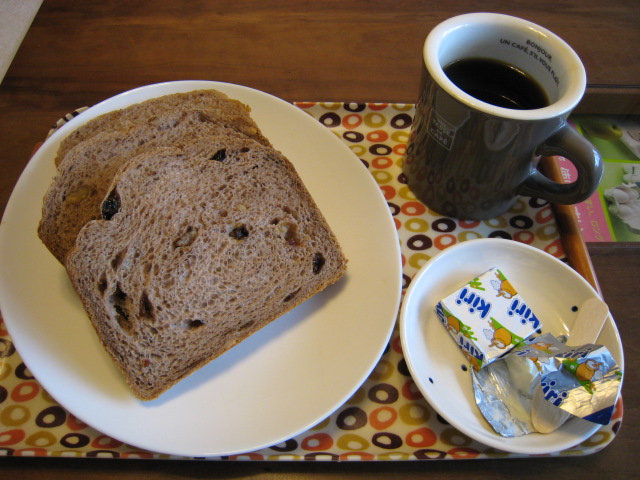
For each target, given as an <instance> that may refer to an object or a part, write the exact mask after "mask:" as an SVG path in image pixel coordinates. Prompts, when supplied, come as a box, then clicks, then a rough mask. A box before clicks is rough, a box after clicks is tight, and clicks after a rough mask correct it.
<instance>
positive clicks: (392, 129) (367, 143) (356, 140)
mask: <svg viewBox="0 0 640 480" xmlns="http://www.w3.org/2000/svg"><path fill="white" fill-rule="evenodd" d="M296 105H297V106H298V107H299V108H301V109H302V110H303V111H305V112H307V113H308V114H309V115H311V116H313V117H314V118H316V119H317V120H318V121H319V122H320V123H322V124H323V125H324V126H326V127H327V128H328V129H330V130H331V131H332V132H333V133H334V134H335V135H336V136H337V137H339V138H340V139H341V140H342V141H343V142H344V143H345V144H346V145H347V146H348V147H349V149H351V151H352V152H353V153H354V154H355V155H356V156H357V157H358V158H360V160H361V161H362V162H363V163H364V164H365V165H366V166H367V168H368V169H369V171H370V173H371V175H373V177H374V178H375V180H376V181H377V183H378V185H379V186H380V189H381V191H382V193H383V194H384V197H385V198H386V200H387V202H388V205H389V209H390V211H391V213H392V215H393V218H394V221H395V225H396V228H397V230H398V235H399V238H400V242H401V246H402V262H403V291H404V289H406V287H407V286H408V285H409V283H410V281H411V278H412V277H413V276H414V275H415V273H416V272H417V271H418V269H419V268H420V267H421V266H422V265H423V264H424V263H425V262H426V261H427V260H429V259H430V258H431V257H432V256H433V255H435V254H436V253H437V252H439V251H440V250H443V249H445V248H447V247H449V246H451V245H454V244H456V243H458V242H463V241H466V240H471V239H475V238H488V237H499V238H507V239H512V240H515V241H519V242H522V243H526V244H530V245H533V246H535V247H537V248H540V249H542V250H544V251H546V252H547V253H549V254H551V255H554V256H556V257H558V258H561V259H562V258H564V252H563V250H562V243H561V240H560V237H559V233H558V228H557V225H556V222H555V218H554V215H553V210H552V208H551V205H549V204H548V203H546V202H544V201H541V200H538V199H534V198H522V199H520V200H519V201H518V202H517V203H516V205H514V207H513V208H512V209H511V210H510V211H509V212H507V213H506V214H504V215H502V216H500V217H497V218H495V219H491V220H485V221H460V220H455V219H452V218H447V217H443V216H441V215H438V214H436V213H435V212H433V211H430V210H429V209H427V208H426V207H425V206H424V205H423V204H422V203H420V202H419V201H417V200H416V199H415V197H414V196H413V195H412V193H411V191H410V190H409V188H408V187H407V185H406V182H405V180H404V177H403V174H402V160H403V156H404V153H405V149H406V146H407V141H408V138H409V131H410V127H411V121H412V118H413V114H414V106H413V105H410V104H386V103H369V104H354V103H340V102H337V103H317V102H300V103H297V104H296ZM77 113H78V112H74V113H73V114H70V115H68V116H67V117H65V118H64V119H62V120H61V121H60V122H58V124H57V126H60V125H61V124H63V123H64V122H66V121H68V119H70V118H72V117H73V116H74V115H76V114H77ZM622 412H623V408H622V400H620V401H619V402H618V405H617V408H616V412H615V414H614V417H613V420H612V421H611V423H610V424H609V425H607V426H605V427H602V428H601V429H599V430H598V431H597V432H596V433H595V434H594V435H593V436H591V437H590V438H588V439H587V440H585V441H584V442H582V443H581V444H579V445H576V446H575V447H573V448H570V449H568V450H565V451H562V452H558V453H556V454H552V455H551V456H566V455H587V454H591V453H594V452H597V451H599V450H601V449H603V448H604V447H605V446H607V445H608V444H609V443H610V442H611V441H612V440H613V439H614V437H615V435H616V432H617V431H618V429H619V428H620V425H621V423H622ZM265 415H268V412H265ZM212 434H213V435H215V433H212ZM0 455H15V456H27V455H29V456H61V457H119V458H184V457H172V456H168V455H160V454H155V453H152V452H147V451H141V450H139V449H137V448H135V447H133V446H130V445H126V444H124V443H122V442H120V441H118V440H116V439H113V438H111V437H108V436H106V435H103V434H101V433H100V432H98V431H96V430H94V429H93V428H91V427H89V426H87V425H86V424H84V423H82V422H80V421H79V420H78V419H76V418H75V417H74V416H73V415H71V414H70V413H69V412H67V411H66V410H65V409H64V408H63V407H61V406H60V405H59V404H57V403H56V402H55V400H54V399H53V398H51V397H50V396H49V395H48V394H47V392H46V391H45V390H44V389H43V388H42V387H41V386H40V384H39V383H38V382H37V380H35V379H34V378H33V376H32V375H31V373H30V372H29V370H28V369H27V368H26V366H25V365H24V363H23V362H22V359H21V358H20V355H19V353H18V352H17V351H16V350H15V347H14V346H13V344H12V342H11V338H10V336H9V334H8V332H7V331H6V328H5V326H4V323H2V321H1V318H0ZM515 456H520V457H521V456H523V455H515V454H510V453H506V452H501V451H498V450H495V449H493V448H490V447H487V446H486V445H483V444H480V443H478V442H476V441H474V440H472V439H470V438H469V437H467V436H466V435H464V434H462V433H461V432H459V431H458V430H456V429H455V428H453V427H451V426H450V425H449V424H448V423H447V422H446V421H445V420H444V419H443V418H442V417H440V416H439V415H438V414H437V413H436V412H435V411H434V410H433V408H432V407H431V406H430V405H429V404H428V403H427V402H426V400H425V399H424V398H423V397H422V395H421V394H420V392H419V391H418V389H417V388H416V386H415V384H414V382H413V380H412V379H411V376H410V374H409V371H408V368H407V365H406V362H405V359H404V357H403V354H402V348H401V344H400V336H399V333H398V331H397V329H396V330H394V332H393V334H392V337H391V340H390V342H389V345H388V347H387V349H386V351H385V353H384V354H383V356H382V358H381V359H380V361H379V362H378V364H377V366H376V368H375V369H374V371H373V372H372V374H371V375H370V376H369V378H368V379H367V380H366V381H365V383H364V384H363V385H362V386H361V387H360V388H359V389H358V390H357V392H356V393H355V394H354V395H353V396H352V397H351V398H350V399H349V400H348V401H347V402H346V403H345V404H344V405H343V406H342V407H340V408H339V409H338V410H337V411H336V412H334V413H333V414H332V415H330V416H329V417H328V418H326V419H325V420H324V421H322V422H321V423H320V424H318V425H316V426H315V427H313V428H311V429H310V430H309V431H307V432H305V433H303V434H300V435H298V436H296V437H294V438H291V439H289V440H288V441H286V442H283V443H281V444H279V445H274V446H272V447H270V448H265V449H262V450H259V451H256V452H250V453H246V454H243V455H233V456H228V457H214V458H212V459H213V460H221V459H223V460H281V461H283V460H328V461H335V460H419V459H428V460H435V459H448V460H453V459H474V458H496V457H515Z"/></svg>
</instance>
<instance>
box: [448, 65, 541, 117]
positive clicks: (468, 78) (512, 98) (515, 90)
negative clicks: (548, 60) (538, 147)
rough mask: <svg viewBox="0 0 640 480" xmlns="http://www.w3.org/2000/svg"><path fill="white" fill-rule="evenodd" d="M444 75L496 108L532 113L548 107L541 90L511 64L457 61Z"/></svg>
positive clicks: (535, 82)
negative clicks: (534, 110)
mask: <svg viewBox="0 0 640 480" xmlns="http://www.w3.org/2000/svg"><path fill="white" fill-rule="evenodd" d="M444 73H445V74H446V75H447V77H449V80H451V81H452V82H453V83H455V84H456V85H457V86H458V87H459V88H460V89H461V90H464V91H465V92H466V93H468V94H469V95H471V96H473V97H475V98H477V99H478V100H481V101H483V102H486V103H490V104H492V105H495V106H497V107H503V108H511V109H514V110H533V109H536V108H543V107H546V106H548V105H549V99H548V98H547V95H546V93H545V91H544V90H543V88H542V87H541V86H540V85H539V84H538V82H537V81H536V80H535V79H533V78H532V77H531V76H530V75H528V74H526V73H525V72H523V71H521V70H519V69H517V68H516V67H514V66H512V65H508V64H506V63H502V62H499V61H497V60H490V59H484V58H465V59H461V60H456V61H455V62H452V63H450V64H449V65H447V66H446V67H445V68H444Z"/></svg>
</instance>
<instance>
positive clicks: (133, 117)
mask: <svg viewBox="0 0 640 480" xmlns="http://www.w3.org/2000/svg"><path fill="white" fill-rule="evenodd" d="M187 109H195V110H201V111H204V110H206V111H208V112H210V113H211V116H212V117H216V119H217V120H218V121H219V122H221V123H222V124H223V125H225V126H226V127H228V128H234V129H237V130H239V131H241V132H242V133H244V134H245V135H247V136H249V137H252V138H255V139H256V140H258V141H259V142H261V143H264V144H265V145H266V144H268V141H267V139H266V138H265V137H264V136H263V135H262V133H261V132H260V129H259V128H258V127H257V125H256V124H255V122H254V121H253V119H252V118H251V116H250V109H249V107H248V106H247V105H245V104H243V103H241V102H239V101H237V100H234V99H230V98H229V97H227V95H225V94H224V93H222V92H220V91H218V90H214V89H207V90H193V91H191V92H184V93H174V94H171V95H164V96H162V97H157V98H154V99H151V100H147V101H145V102H141V103H137V104H134V105H131V106H129V107H127V108H124V109H121V110H114V111H112V112H109V113H106V114H104V115H101V116H99V117H97V118H95V119H93V120H91V121H90V122H88V123H87V124H86V125H84V126H83V127H82V128H79V129H77V130H75V131H73V132H71V134H69V135H68V136H67V137H66V138H65V139H64V140H63V141H62V143H61V144H60V148H59V150H58V153H57V155H56V159H55V164H56V165H60V164H61V163H62V160H63V159H64V157H65V156H66V155H67V153H69V151H70V150H72V149H73V147H75V146H76V145H78V144H79V143H81V142H83V141H84V140H86V139H88V138H90V137H92V136H93V135H96V134H98V133H101V132H104V131H105V130H116V129H124V130H128V129H130V128H131V127H136V126H140V125H142V124H150V125H155V126H156V127H157V128H159V129H164V128H167V127H168V125H169V124H170V123H168V122H163V121H160V120H158V117H159V116H163V115H164V114H165V113H166V112H175V111H177V112H181V111H184V110H187Z"/></svg>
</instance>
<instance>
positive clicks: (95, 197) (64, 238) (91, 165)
mask: <svg viewBox="0 0 640 480" xmlns="http://www.w3.org/2000/svg"><path fill="white" fill-rule="evenodd" d="M170 97H172V98H175V96H173V95H172V96H170ZM162 98H163V97H161V99H160V101H157V102H154V101H150V103H148V104H147V102H145V104H140V105H147V107H149V108H147V109H145V110H144V111H145V112H147V113H149V112H155V113H157V115H156V116H155V117H153V118H149V119H147V121H144V122H141V123H140V124H135V123H130V122H129V123H123V122H120V123H118V124H117V125H115V126H113V127H112V128H109V127H107V126H106V124H104V123H103V120H104V118H103V117H98V119H97V120H98V122H97V123H98V124H99V125H101V126H102V127H104V128H105V129H104V130H102V131H94V129H95V127H94V124H93V123H90V124H88V126H85V127H82V128H80V131H81V132H85V131H87V130H89V131H91V132H92V135H87V136H86V138H84V139H83V140H81V141H79V142H78V143H76V144H75V145H74V146H73V147H72V148H71V149H70V150H69V151H67V152H66V154H65V155H64V158H63V159H62V161H61V163H60V165H59V166H58V170H57V174H56V177H55V178H54V181H53V182H52V184H51V186H50V187H49V189H48V191H47V193H46V194H45V197H44V201H43V208H42V218H41V221H40V225H39V227H38V235H39V236H40V239H41V240H42V242H43V243H44V244H45V245H46V246H47V248H48V249H49V250H50V251H51V253H52V254H53V255H54V256H55V257H56V258H57V259H58V260H59V261H60V262H61V263H64V259H65V257H66V255H67V253H68V251H69V249H70V248H71V246H73V243H74V242H75V239H76V236H77V234H78V232H79V231H80V229H81V228H82V227H83V226H84V224H85V223H87V222H88V221H89V220H92V219H96V218H99V216H100V203H101V201H102V199H103V198H104V196H105V194H106V192H107V189H108V188H109V185H110V184H111V181H112V179H113V176H114V174H115V172H116V171H117V170H118V169H119V168H120V167H121V166H122V165H123V164H124V163H126V162H127V161H128V160H129V159H130V158H131V157H133V156H135V155H137V154H138V153H140V152H142V151H144V150H147V149H150V148H156V147H158V146H164V145H176V144H177V145H181V144H185V143H189V142H193V140H194V139H195V138H198V137H200V136H204V135H207V136H215V135H223V136H227V137H229V136H236V137H240V136H246V135H245V133H244V132H243V129H242V128H241V127H239V126H238V125H235V124H234V123H233V122H231V121H229V120H230V119H229V118H228V117H223V118H222V119H221V118H220V117H219V116H218V115H217V113H218V112H217V111H216V110H201V109H194V108H192V106H183V107H182V108H176V109H173V110H167V111H165V112H160V111H159V107H158V105H157V103H159V104H160V105H164V106H166V105H165V104H166V102H165V101H162ZM140 105H135V106H134V107H133V109H134V111H138V110H139V109H140ZM233 105H235V104H233ZM125 111H126V110H125ZM123 115H124V116H126V117H127V118H130V117H131V115H128V114H123ZM254 131H255V132H259V130H258V129H257V127H256V128H254ZM74 138H76V139H78V138H79V136H75V137H74ZM251 138H255V139H256V140H257V141H259V142H261V143H263V144H266V145H268V141H267V140H266V139H263V137H262V135H261V134H258V133H256V135H253V136H252V137H251Z"/></svg>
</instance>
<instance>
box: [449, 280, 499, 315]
mask: <svg viewBox="0 0 640 480" xmlns="http://www.w3.org/2000/svg"><path fill="white" fill-rule="evenodd" d="M463 303H464V304H466V305H467V306H468V308H469V313H471V314H476V313H477V314H478V315H480V318H482V319H485V318H487V317H488V316H489V312H490V311H491V302H488V301H487V300H485V299H484V298H483V297H481V296H480V295H478V294H476V293H475V292H472V291H471V290H470V289H469V288H467V287H464V288H463V289H462V290H460V292H458V298H456V304H457V305H462V304H463Z"/></svg>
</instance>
